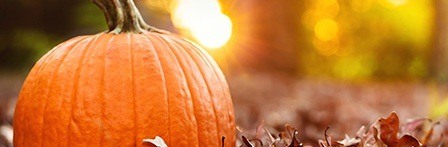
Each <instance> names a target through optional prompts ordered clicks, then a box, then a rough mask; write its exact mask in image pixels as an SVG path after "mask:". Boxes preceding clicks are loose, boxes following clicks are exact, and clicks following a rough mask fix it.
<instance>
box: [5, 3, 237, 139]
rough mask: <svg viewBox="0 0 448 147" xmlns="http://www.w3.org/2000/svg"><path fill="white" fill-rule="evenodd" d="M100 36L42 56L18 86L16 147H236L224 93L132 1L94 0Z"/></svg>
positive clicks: (195, 58)
mask: <svg viewBox="0 0 448 147" xmlns="http://www.w3.org/2000/svg"><path fill="white" fill-rule="evenodd" d="M93 2H94V3H95V4H96V5H98V6H99V7H100V8H101V9H102V10H103V12H104V14H105V15H106V20H107V24H108V26H109V30H108V31H107V32H103V33H99V34H95V35H86V36H79V37H75V38H72V39H70V40H68V41H66V42H63V43H61V44H59V45H57V46H56V47H55V48H53V49H52V50H50V51H49V52H48V53H47V54H45V55H44V56H43V57H42V58H41V59H40V60H39V61H38V62H37V63H36V64H35V66H34V67H33V68H32V70H31V71H30V73H29V75H28V77H27V78H26V80H25V82H24V85H23V87H22V89H21V92H20V95H19V100H18V102H17V106H16V109H15V116H14V146H17V147H21V146H146V145H150V144H145V143H142V140H143V139H147V138H154V137H156V136H160V137H162V138H163V139H164V140H165V142H166V143H167V145H168V146H221V145H222V138H223V137H225V141H224V142H225V143H224V144H225V146H235V122H234V110H233V105H232V100H231V96H230V93H229V88H228V85H227V83H226V80H225V78H224V75H223V73H222V71H221V70H220V69H219V67H218V66H217V64H216V62H215V61H214V60H213V59H212V58H211V57H210V56H209V55H208V54H207V53H206V52H205V51H204V50H202V49H201V48H200V47H198V46H197V45H195V44H193V43H191V42H189V41H187V40H185V39H182V38H180V37H178V36H176V35H175V34H171V33H169V32H166V31H161V30H158V29H155V28H153V27H150V26H148V25H147V24H146V23H145V22H144V21H143V19H142V17H141V15H140V13H139V11H138V10H137V8H136V6H135V4H134V2H133V1H132V0H93Z"/></svg>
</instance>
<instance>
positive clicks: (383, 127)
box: [378, 112, 420, 147]
mask: <svg viewBox="0 0 448 147" xmlns="http://www.w3.org/2000/svg"><path fill="white" fill-rule="evenodd" d="M378 122H379V124H380V132H379V136H380V139H381V141H382V142H383V143H384V144H386V145H387V146H390V147H402V146H403V147H412V146H415V147H417V146H420V142H419V141H418V140H417V139H416V138H414V137H412V136H411V135H404V136H403V137H401V138H400V139H398V137H397V135H398V131H399V129H400V128H399V126H400V120H399V118H398V115H397V113H395V112H392V113H391V114H390V115H389V116H388V117H387V118H380V119H379V120H378Z"/></svg>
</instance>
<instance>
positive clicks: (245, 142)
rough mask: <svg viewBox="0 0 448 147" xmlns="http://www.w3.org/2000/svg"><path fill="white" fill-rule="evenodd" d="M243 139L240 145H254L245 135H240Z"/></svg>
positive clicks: (244, 146) (242, 146)
mask: <svg viewBox="0 0 448 147" xmlns="http://www.w3.org/2000/svg"><path fill="white" fill-rule="evenodd" d="M241 138H242V139H243V144H242V145H241V147H254V145H253V144H252V143H251V142H250V141H249V140H248V139H247V138H246V136H244V135H243V136H242V137H241Z"/></svg>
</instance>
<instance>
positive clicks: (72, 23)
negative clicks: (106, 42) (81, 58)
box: [0, 0, 105, 72]
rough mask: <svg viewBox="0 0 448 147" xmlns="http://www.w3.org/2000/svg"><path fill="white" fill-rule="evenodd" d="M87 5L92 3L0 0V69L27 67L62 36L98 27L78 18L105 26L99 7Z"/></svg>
mask: <svg viewBox="0 0 448 147" xmlns="http://www.w3.org/2000/svg"><path fill="white" fill-rule="evenodd" d="M90 5H92V6H93V4H91V2H90V1H89V0H71V1H57V0H3V1H2V4H1V5H0V20H1V21H0V26H2V27H0V72H11V71H28V70H29V69H30V68H31V67H32V66H33V65H34V63H35V61H36V60H37V59H39V58H40V57H41V56H42V55H43V54H44V53H46V52H47V51H48V50H50V49H51V48H53V47H54V46H56V45H57V44H58V43H59V42H61V41H62V40H66V39H68V38H71V37H73V36H75V35H79V34H88V33H91V32H98V28H99V27H97V26H95V25H92V23H90V24H88V25H89V26H86V25H83V24H85V23H83V22H82V21H83V20H82V19H80V18H88V20H87V22H99V23H101V25H102V26H105V25H104V23H105V22H104V18H102V13H101V11H100V10H98V9H97V8H95V9H89V6H90ZM93 7H94V6H93ZM80 16H81V17H80ZM96 16H101V18H98V17H96ZM84 20H85V19H84ZM96 24H98V23H96ZM104 28H105V27H104Z"/></svg>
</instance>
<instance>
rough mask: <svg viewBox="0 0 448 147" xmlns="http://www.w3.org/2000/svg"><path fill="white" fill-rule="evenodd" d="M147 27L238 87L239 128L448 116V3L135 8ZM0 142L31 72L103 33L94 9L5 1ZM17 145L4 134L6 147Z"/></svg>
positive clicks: (84, 3)
mask: <svg viewBox="0 0 448 147" xmlns="http://www.w3.org/2000/svg"><path fill="white" fill-rule="evenodd" d="M135 1H136V3H137V5H138V7H139V8H140V11H141V13H142V15H143V16H144V18H145V20H146V21H147V23H148V24H150V25H152V26H155V27H158V28H161V29H165V30H169V31H172V32H176V33H178V34H181V35H182V36H184V37H186V38H189V39H190V40H193V41H194V42H197V43H198V44H199V45H201V46H202V47H203V48H204V49H205V50H207V51H208V52H209V53H210V54H211V55H212V56H213V57H214V58H215V60H216V61H217V62H218V64H219V65H220V67H221V68H222V70H223V71H224V73H225V75H226V78H227V80H228V82H229V84H230V88H231V92H232V95H233V101H234V105H235V111H236V120H237V124H238V126H240V127H241V128H244V129H253V128H255V127H256V126H257V125H258V124H259V123H261V122H264V123H265V125H266V126H269V127H271V129H272V130H276V129H279V128H283V126H284V124H285V123H289V124H292V125H295V126H296V127H298V128H299V133H300V134H303V135H301V137H302V138H301V139H302V140H304V141H305V142H307V141H310V142H311V141H314V140H316V138H322V132H323V130H324V129H325V128H326V127H327V126H329V127H330V128H331V132H333V133H335V134H341V136H338V135H336V136H335V137H336V138H342V137H343V136H342V134H345V133H347V134H353V133H355V132H356V131H357V130H358V128H359V127H361V126H362V125H366V126H369V125H370V124H371V123H372V122H374V121H375V120H376V119H377V118H378V117H381V116H387V114H389V113H390V112H391V111H396V112H397V113H398V114H399V115H400V117H402V118H415V117H430V118H432V119H441V118H444V117H446V116H448V115H447V114H448V99H447V96H448V95H447V92H448V85H447V82H448V1H447V0H135ZM0 26H1V27H0V126H1V127H0V134H11V124H12V115H13V108H14V103H15V101H16V99H17V95H18V93H19V91H20V88H21V84H22V82H23V81H24V79H25V77H26V75H27V73H28V72H29V71H30V69H31V68H32V67H33V65H34V63H35V62H36V61H37V60H38V59H39V58H40V57H41V56H42V55H44V54H45V53H46V52H48V51H49V50H50V49H52V48H53V47H54V46H56V45H57V44H59V43H61V42H63V41H65V40H68V39H69V38H72V37H75V36H79V35H87V34H95V33H98V32H101V31H104V30H106V29H107V25H106V22H105V18H104V16H103V14H102V12H101V11H100V10H99V8H97V7H96V6H95V5H94V4H93V3H91V1H89V0H70V1H59V0H2V4H1V5H0ZM11 139H12V138H11V137H10V135H9V136H8V135H4V136H0V146H1V143H2V142H8V141H10V140H11Z"/></svg>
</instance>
